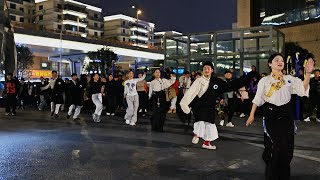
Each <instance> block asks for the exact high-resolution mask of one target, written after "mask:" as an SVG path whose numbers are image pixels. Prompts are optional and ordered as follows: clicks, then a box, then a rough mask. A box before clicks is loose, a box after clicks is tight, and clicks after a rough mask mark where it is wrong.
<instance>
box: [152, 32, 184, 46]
mask: <svg viewBox="0 0 320 180" xmlns="http://www.w3.org/2000/svg"><path fill="white" fill-rule="evenodd" d="M174 35H182V33H180V32H177V31H162V32H155V33H154V46H155V47H157V48H161V49H163V48H164V39H163V38H164V36H174Z"/></svg>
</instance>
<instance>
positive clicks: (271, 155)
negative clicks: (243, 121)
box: [262, 103, 294, 180]
mask: <svg viewBox="0 0 320 180" xmlns="http://www.w3.org/2000/svg"><path fill="white" fill-rule="evenodd" d="M290 107H291V106H290V105H289V104H286V105H283V106H275V105H273V104H269V103H266V104H265V105H264V107H263V108H264V112H263V113H264V117H265V127H264V128H265V130H266V131H267V133H266V132H265V133H264V146H265V149H264V152H263V155H262V157H263V160H264V162H265V163H266V170H265V177H266V179H267V180H286V179H290V163H291V160H292V157H293V149H294V120H293V119H292V118H291V116H290V114H289V112H290V111H289V110H290Z"/></svg>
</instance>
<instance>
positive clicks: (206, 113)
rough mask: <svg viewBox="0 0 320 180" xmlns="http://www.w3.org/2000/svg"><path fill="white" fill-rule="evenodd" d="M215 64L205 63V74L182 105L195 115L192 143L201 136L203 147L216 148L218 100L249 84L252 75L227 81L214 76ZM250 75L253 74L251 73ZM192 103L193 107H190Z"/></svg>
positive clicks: (193, 85) (184, 109) (185, 109)
mask: <svg viewBox="0 0 320 180" xmlns="http://www.w3.org/2000/svg"><path fill="white" fill-rule="evenodd" d="M213 71H214V69H213V64H212V63H211V62H209V61H207V62H205V63H204V64H203V74H204V75H203V76H202V77H201V78H198V79H196V80H195V81H194V83H193V84H192V85H191V87H190V89H189V90H188V91H187V92H186V93H185V94H184V96H183V98H182V100H181V102H180V105H181V108H182V110H183V112H184V113H186V114H190V112H191V108H192V112H193V115H194V117H195V121H196V122H195V123H194V130H193V133H194V136H193V138H192V143H193V144H197V143H198V142H199V138H202V139H203V140H204V143H203V145H202V148H205V149H210V150H213V149H216V146H215V145H212V144H211V142H212V141H214V140H216V139H217V138H218V130H217V127H216V125H215V106H216V100H217V98H218V97H219V96H221V95H222V94H223V93H225V92H230V91H234V90H236V89H239V88H240V87H242V86H244V85H247V84H249V82H250V77H251V76H243V77H241V78H239V79H236V80H233V81H230V82H226V81H224V80H222V79H220V78H217V77H214V76H213ZM249 75H251V74H250V73H249ZM189 105H191V108H190V107H189Z"/></svg>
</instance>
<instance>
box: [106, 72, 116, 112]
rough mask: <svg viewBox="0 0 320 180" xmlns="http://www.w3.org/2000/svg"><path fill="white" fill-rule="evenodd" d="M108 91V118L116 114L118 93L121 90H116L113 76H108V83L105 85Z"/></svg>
mask: <svg viewBox="0 0 320 180" xmlns="http://www.w3.org/2000/svg"><path fill="white" fill-rule="evenodd" d="M105 84H106V86H105V90H106V101H107V113H106V114H107V116H110V115H111V116H114V115H115V112H116V106H117V93H118V92H117V91H119V89H117V88H116V82H115V81H114V79H113V75H112V74H109V75H108V81H107V82H106V83H105Z"/></svg>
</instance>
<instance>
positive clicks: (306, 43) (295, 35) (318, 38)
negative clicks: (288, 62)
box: [279, 22, 320, 68]
mask: <svg viewBox="0 0 320 180" xmlns="http://www.w3.org/2000/svg"><path fill="white" fill-rule="evenodd" d="M279 29H280V31H282V32H283V33H284V34H285V41H286V42H297V43H299V45H300V46H301V47H303V48H305V49H307V50H308V51H309V52H311V53H313V54H314V56H315V60H316V66H317V68H320V48H319V45H320V22H316V23H310V24H304V25H298V26H291V27H280V28H279Z"/></svg>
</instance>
